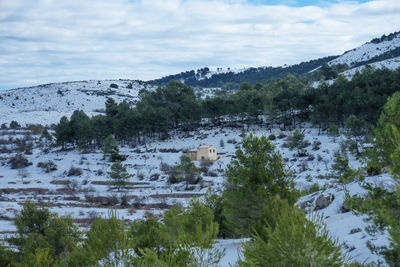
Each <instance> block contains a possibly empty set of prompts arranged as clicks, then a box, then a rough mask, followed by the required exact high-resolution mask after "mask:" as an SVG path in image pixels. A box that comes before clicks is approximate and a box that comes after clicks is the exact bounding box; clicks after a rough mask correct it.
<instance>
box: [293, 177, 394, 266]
mask: <svg viewBox="0 0 400 267" xmlns="http://www.w3.org/2000/svg"><path fill="white" fill-rule="evenodd" d="M367 183H369V184H371V185H374V186H380V187H383V188H385V189H387V190H391V189H393V188H394V181H393V179H392V178H391V177H390V175H388V174H383V175H378V176H371V177H367V178H366V179H365V180H364V181H363V182H352V183H349V184H347V185H336V186H334V187H331V188H328V189H326V190H323V191H318V192H315V193H314V194H311V195H307V196H304V197H302V198H300V199H299V201H298V202H297V203H298V205H299V206H302V204H303V205H304V204H306V203H307V204H306V205H307V206H308V207H307V208H306V209H307V210H308V211H309V212H310V213H309V216H310V217H311V218H312V217H313V216H315V215H320V216H322V218H323V220H324V222H325V223H326V226H327V229H328V231H329V232H330V234H331V237H332V238H333V239H337V240H338V242H339V244H343V249H342V251H343V252H344V253H348V255H349V256H350V259H352V260H355V261H358V262H366V263H369V262H377V261H379V260H381V261H382V260H383V259H382V257H381V256H379V255H376V254H372V253H371V251H370V250H369V249H368V247H367V241H369V242H371V243H372V244H374V245H376V246H383V245H388V244H389V241H388V237H389V236H388V233H387V232H386V231H385V232H383V233H378V234H376V235H374V236H371V235H369V234H368V233H367V232H366V231H365V229H366V227H367V226H368V225H369V224H370V223H369V222H367V221H366V219H367V216H365V215H355V214H354V213H353V212H351V211H348V212H346V211H343V210H342V207H343V203H344V200H345V197H346V194H349V195H350V196H359V197H364V196H366V194H367V190H366V189H364V188H363V185H365V184H367ZM321 194H322V195H323V196H325V197H328V196H329V195H332V196H334V199H333V201H332V203H331V204H330V205H329V206H328V207H326V208H324V209H320V210H314V209H315V207H316V201H317V198H318V197H319V196H320V195H321Z"/></svg>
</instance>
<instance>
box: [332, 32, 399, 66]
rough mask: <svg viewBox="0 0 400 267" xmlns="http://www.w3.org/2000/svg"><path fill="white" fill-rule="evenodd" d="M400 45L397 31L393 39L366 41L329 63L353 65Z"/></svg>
mask: <svg viewBox="0 0 400 267" xmlns="http://www.w3.org/2000/svg"><path fill="white" fill-rule="evenodd" d="M398 47H400V33H397V34H396V35H395V36H394V38H393V39H391V40H384V41H382V42H379V43H376V42H368V43H365V44H363V45H362V46H360V47H357V48H355V49H353V50H350V51H348V52H346V53H344V54H343V55H341V56H340V57H338V58H336V59H334V60H332V61H330V62H329V63H328V64H329V65H336V64H346V65H348V66H350V67H351V66H354V65H355V64H357V63H361V62H365V61H368V60H370V59H372V58H374V57H376V56H379V55H382V54H384V53H386V52H389V51H391V50H394V49H396V48H398Z"/></svg>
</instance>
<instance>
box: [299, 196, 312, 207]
mask: <svg viewBox="0 0 400 267" xmlns="http://www.w3.org/2000/svg"><path fill="white" fill-rule="evenodd" d="M314 199H315V198H313V197H312V198H311V199H308V200H306V201H303V202H301V203H300V204H299V207H300V209H302V210H305V209H306V208H308V207H310V206H311V204H312V203H313V202H314Z"/></svg>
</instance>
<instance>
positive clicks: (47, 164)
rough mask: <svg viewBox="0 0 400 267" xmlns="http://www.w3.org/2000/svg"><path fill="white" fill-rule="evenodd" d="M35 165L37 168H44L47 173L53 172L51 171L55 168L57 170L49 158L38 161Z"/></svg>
mask: <svg viewBox="0 0 400 267" xmlns="http://www.w3.org/2000/svg"><path fill="white" fill-rule="evenodd" d="M37 166H38V167H39V168H43V169H45V170H46V172H47V173H49V172H53V171H56V170H57V165H56V164H55V163H54V162H53V161H51V160H49V161H47V162H39V163H38V164H37Z"/></svg>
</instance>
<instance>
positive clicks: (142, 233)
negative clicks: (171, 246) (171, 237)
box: [129, 218, 165, 255]
mask: <svg viewBox="0 0 400 267" xmlns="http://www.w3.org/2000/svg"><path fill="white" fill-rule="evenodd" d="M163 230H164V228H162V224H160V223H159V222H157V221H156V220H155V219H153V218H147V219H146V220H136V221H133V222H132V223H131V225H130V229H129V235H130V236H131V237H132V247H133V249H134V250H135V252H136V253H137V254H139V255H141V252H142V250H143V249H146V248H151V249H154V250H155V251H156V252H157V253H160V252H161V250H162V248H163V245H164V244H165V237H164V232H163Z"/></svg>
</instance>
